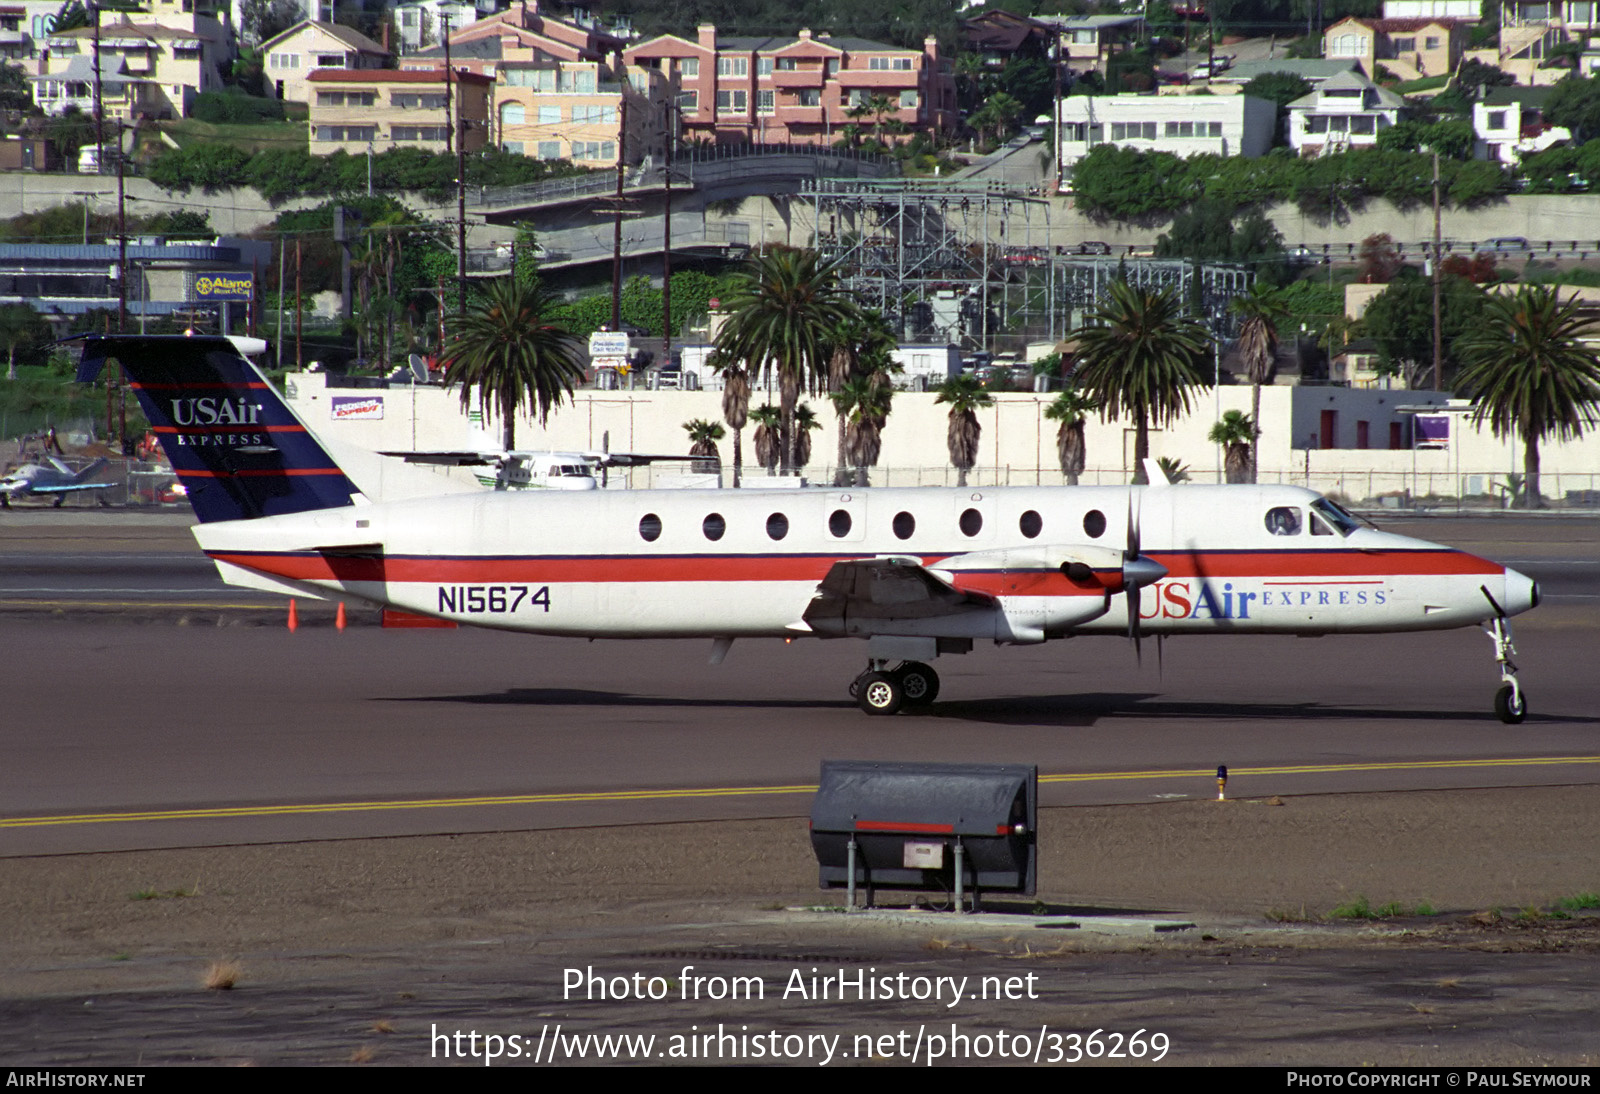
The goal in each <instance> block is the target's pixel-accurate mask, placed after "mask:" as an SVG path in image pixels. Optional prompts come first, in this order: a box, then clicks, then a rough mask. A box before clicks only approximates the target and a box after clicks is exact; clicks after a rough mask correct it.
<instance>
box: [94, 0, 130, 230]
mask: <svg viewBox="0 0 1600 1094" xmlns="http://www.w3.org/2000/svg"><path fill="white" fill-rule="evenodd" d="M90 10H91V11H93V12H94V170H95V174H97V175H103V174H105V173H106V133H105V100H104V99H103V98H102V97H101V93H100V5H99V3H97V2H96V0H90ZM123 89H124V93H126V89H127V85H126V84H124V85H123ZM85 242H87V241H85Z"/></svg>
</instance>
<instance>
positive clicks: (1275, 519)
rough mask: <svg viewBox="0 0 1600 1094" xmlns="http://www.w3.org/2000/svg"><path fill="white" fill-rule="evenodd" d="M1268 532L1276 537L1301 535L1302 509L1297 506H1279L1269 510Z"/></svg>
mask: <svg viewBox="0 0 1600 1094" xmlns="http://www.w3.org/2000/svg"><path fill="white" fill-rule="evenodd" d="M1267 531H1269V532H1271V533H1272V534H1273V535H1275V536H1298V535H1299V534H1300V507H1299V506H1297V505H1279V506H1277V507H1276V508H1273V509H1268V510H1267Z"/></svg>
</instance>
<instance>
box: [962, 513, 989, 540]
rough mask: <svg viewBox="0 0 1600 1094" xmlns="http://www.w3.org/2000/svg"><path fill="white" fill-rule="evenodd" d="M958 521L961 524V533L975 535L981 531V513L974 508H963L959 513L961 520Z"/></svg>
mask: <svg viewBox="0 0 1600 1094" xmlns="http://www.w3.org/2000/svg"><path fill="white" fill-rule="evenodd" d="M959 523H960V525H961V534H962V535H964V536H968V537H971V536H975V535H977V534H978V533H979V532H981V531H983V514H982V513H980V512H978V511H977V510H976V509H967V510H964V511H963V512H962V514H961V520H960V521H959Z"/></svg>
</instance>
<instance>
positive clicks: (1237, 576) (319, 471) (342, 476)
mask: <svg viewBox="0 0 1600 1094" xmlns="http://www.w3.org/2000/svg"><path fill="white" fill-rule="evenodd" d="M264 349H265V343H263V342H260V341H258V340H255V339H246V338H239V337H201V336H196V337H187V338H186V337H182V336H177V337H143V336H123V335H105V336H98V335H91V336H88V337H87V339H86V341H85V345H84V351H83V358H82V362H81V364H80V366H79V372H78V379H79V380H83V381H89V380H93V379H94V378H95V376H97V375H98V374H99V372H100V370H101V369H102V368H103V367H104V364H105V362H106V361H107V360H112V359H114V360H116V361H117V362H119V363H120V364H121V366H122V368H123V370H124V371H125V373H126V375H127V376H128V377H129V378H130V380H131V382H132V383H133V385H134V389H135V391H136V392H137V394H138V398H139V401H140V404H141V406H142V407H143V408H144V411H145V414H146V415H147V416H148V417H149V420H150V421H151V422H152V423H153V426H154V428H155V431H156V434H157V436H158V437H159V438H160V440H161V443H162V444H163V445H164V446H165V448H166V451H167V454H168V456H169V457H170V458H171V461H172V465H173V469H174V471H175V472H176V473H177V475H178V477H179V479H180V481H182V482H183V483H184V484H185V486H186V487H187V488H188V497H189V500H190V502H191V504H192V505H193V506H194V510H195V514H196V516H197V517H198V519H199V522H200V523H199V524H198V525H197V526H196V528H195V536H196V539H197V540H198V541H199V545H200V547H201V549H202V550H203V551H204V552H205V553H206V554H207V555H208V556H210V558H211V559H212V560H213V561H214V562H215V563H216V565H217V568H218V571H219V572H220V573H221V575H222V577H223V579H224V580H226V581H227V582H229V583H230V584H236V585H243V586H248V587H251V588H257V589H266V590H271V591H276V592H280V593H284V594H286V595H290V596H312V597H321V598H329V599H339V600H352V601H360V602H365V603H369V604H373V605H378V606H382V607H384V608H386V609H395V610H398V611H400V612H404V613H410V614H412V615H416V616H424V617H431V618H432V619H433V620H436V621H443V623H444V624H445V625H451V624H467V625H472V626H479V627H488V628H495V629H500V630H506V631H522V632H528V633H533V634H543V635H565V636H572V637H582V638H700V639H705V638H710V639H712V647H711V662H712V663H713V664H720V663H721V662H722V660H723V658H724V657H725V656H726V655H727V653H728V650H729V648H730V647H731V645H732V644H733V642H734V640H736V639H739V638H787V639H794V638H800V637H814V638H819V639H837V638H856V639H860V640H862V641H864V642H865V643H866V654H867V666H866V669H865V670H864V671H863V672H862V673H861V674H860V675H859V676H857V677H856V678H855V680H854V682H853V683H852V685H851V692H852V694H853V695H854V696H855V698H856V701H857V702H858V704H859V705H860V707H861V709H862V710H863V711H865V712H866V713H868V714H872V715H889V714H894V713H897V712H899V711H900V710H901V709H903V708H906V709H916V708H919V707H924V706H926V705H927V704H929V703H931V702H933V701H934V699H935V698H936V696H937V695H938V691H939V677H938V675H937V673H936V672H935V671H934V669H933V668H932V667H931V666H930V665H929V664H928V662H929V661H931V660H933V659H934V658H936V657H938V656H941V655H945V654H957V653H965V652H969V651H970V650H971V649H972V648H973V646H974V645H975V644H976V643H977V642H980V641H984V642H995V643H997V644H1001V645H1031V644H1036V643H1041V642H1046V641H1050V640H1052V639H1061V638H1069V637H1074V636H1079V635H1096V634H1103V635H1125V636H1127V637H1129V638H1131V639H1133V641H1134V643H1135V645H1136V647H1137V645H1138V643H1140V642H1141V641H1142V639H1143V638H1144V637H1145V636H1146V635H1155V636H1168V635H1189V634H1195V635H1198V634H1281V635H1321V634H1364V633H1385V632H1396V631H1426V630H1443V629H1447V628H1454V627H1463V626H1473V625H1481V626H1483V627H1484V629H1485V630H1486V631H1487V632H1488V633H1489V634H1490V636H1491V637H1492V638H1493V640H1494V643H1495V657H1496V661H1497V663H1498V666H1499V670H1500V678H1501V686H1500V689H1499V691H1498V692H1497V694H1496V696H1495V700H1494V709H1495V711H1496V713H1497V714H1498V715H1499V717H1500V718H1501V720H1502V721H1504V722H1506V723H1508V724H1515V723H1518V722H1521V721H1522V720H1523V719H1524V718H1525V717H1526V715H1527V709H1528V708H1527V696H1526V693H1525V691H1524V690H1523V689H1522V687H1521V684H1520V683H1519V681H1518V678H1517V667H1516V665H1515V663H1514V662H1513V661H1512V660H1511V658H1512V655H1513V654H1514V653H1515V650H1514V648H1513V645H1512V640H1511V631H1510V627H1509V625H1508V622H1507V621H1508V620H1509V619H1510V617H1512V616H1515V615H1518V614H1520V613H1522V612H1525V611H1528V610H1530V609H1532V608H1533V607H1535V606H1536V605H1537V604H1538V603H1539V589H1538V586H1537V585H1536V584H1535V583H1534V582H1533V581H1532V580H1531V579H1529V578H1528V577H1526V576H1524V575H1523V574H1520V573H1518V572H1517V571H1515V570H1511V569H1508V568H1506V567H1504V566H1501V565H1498V564H1497V563H1494V562H1490V561H1488V560H1486V559H1482V558H1478V557H1476V556H1474V555H1471V554H1468V553H1466V552H1464V551H1461V550H1457V549H1455V548H1451V547H1446V546H1441V545H1438V544H1434V543H1429V542H1426V541H1423V540H1418V539H1412V538H1409V537H1405V536H1400V535H1395V534H1393V533H1388V532H1383V531H1380V530H1378V529H1377V528H1375V527H1372V526H1370V525H1366V524H1363V523H1362V522H1361V521H1359V520H1357V519H1356V518H1355V517H1353V516H1352V515H1350V514H1349V513H1348V512H1346V511H1345V510H1344V509H1342V508H1341V507H1340V506H1338V505H1337V504H1335V503H1334V502H1332V501H1330V500H1329V499H1327V498H1325V497H1323V496H1322V495H1320V494H1318V493H1316V492H1315V491H1313V490H1308V489H1304V488H1302V487H1296V486H1271V485H1219V486H1203V485H1188V484H1185V485H1181V486H1177V485H1172V484H1168V483H1163V482H1161V481H1159V479H1158V480H1157V481H1156V484H1155V485H1151V486H1092V487H1067V486H1046V487H997V488H987V487H983V488H958V489H948V488H933V487H922V488H908V489H904V488H892V489H891V488H871V489H857V488H844V489H840V488H818V489H806V490H792V489H790V490H781V491H780V490H759V489H743V490H672V491H651V490H630V491H610V490H601V491H572V492H568V491H549V492H546V491H538V492H527V491H524V492H506V491H473V492H469V493H453V494H446V495H443V496H435V497H431V498H430V497H412V498H407V499H403V500H395V501H374V500H373V499H374V498H375V497H381V496H384V494H383V491H382V489H381V486H382V485H383V484H382V483H378V484H377V485H373V480H372V479H371V475H372V474H373V470H372V468H371V467H370V466H367V465H360V464H358V462H356V460H355V457H353V456H352V457H351V458H349V459H348V460H347V459H343V458H342V459H341V460H340V462H335V460H334V458H333V456H332V455H330V452H329V449H328V447H327V446H326V445H325V444H324V443H323V442H320V441H319V440H318V439H317V438H316V436H315V435H314V434H312V433H309V432H308V431H307V429H306V427H305V425H304V423H303V422H301V421H299V420H298V419H297V418H296V417H295V416H294V413H293V411H291V410H290V409H289V407H287V406H286V405H285V404H284V402H283V401H282V400H281V399H279V398H278V397H277V394H276V393H275V392H274V391H273V389H272V388H271V386H270V385H269V384H268V383H267V381H266V380H265V378H264V377H263V376H262V375H261V373H260V372H259V371H258V370H257V368H256V366H255V365H254V364H252V363H251V362H250V360H249V357H250V356H251V355H255V354H259V353H261V352H263V351H264ZM367 455H368V456H370V457H371V458H372V459H375V460H380V461H381V460H382V459H383V457H380V456H378V455H377V454H375V453H368V454H367ZM388 462H391V463H393V462H394V461H388ZM401 466H402V467H403V466H404V465H401ZM407 470H411V471H415V470H416V469H412V468H407Z"/></svg>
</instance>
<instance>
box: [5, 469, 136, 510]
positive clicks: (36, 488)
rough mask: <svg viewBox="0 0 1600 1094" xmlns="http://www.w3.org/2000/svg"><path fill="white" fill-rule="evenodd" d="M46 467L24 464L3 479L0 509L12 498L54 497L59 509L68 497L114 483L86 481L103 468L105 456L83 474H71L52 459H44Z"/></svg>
mask: <svg viewBox="0 0 1600 1094" xmlns="http://www.w3.org/2000/svg"><path fill="white" fill-rule="evenodd" d="M45 459H47V460H49V461H50V463H49V466H48V467H47V466H45V465H44V464H41V463H25V464H23V465H22V466H21V467H19V468H17V469H16V470H15V471H13V472H11V473H10V474H9V475H7V476H6V477H5V478H4V479H0V508H10V506H11V502H12V500H13V499H18V498H30V497H46V498H48V497H53V498H55V499H56V508H57V509H59V508H61V503H62V502H64V501H66V500H67V495H68V494H79V493H82V492H84V491H86V490H110V489H111V488H112V487H113V486H115V485H116V483H113V482H88V481H86V480H87V479H89V478H90V477H91V476H92V475H93V474H94V473H95V472H96V471H98V470H100V469H101V468H102V467H104V466H105V465H106V462H107V461H106V459H105V457H103V456H102V457H101V458H100V459H97V460H95V461H94V462H93V463H91V464H89V466H87V467H85V468H84V469H83V470H82V471H74V470H73V469H72V468H70V467H68V466H67V465H66V464H64V463H62V462H61V461H60V460H58V459H56V458H55V457H54V456H46V457H45Z"/></svg>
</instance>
